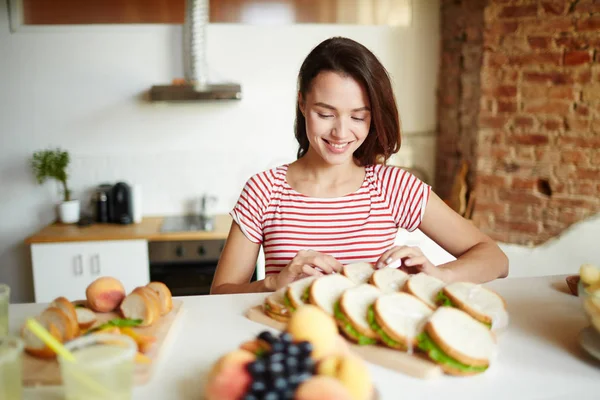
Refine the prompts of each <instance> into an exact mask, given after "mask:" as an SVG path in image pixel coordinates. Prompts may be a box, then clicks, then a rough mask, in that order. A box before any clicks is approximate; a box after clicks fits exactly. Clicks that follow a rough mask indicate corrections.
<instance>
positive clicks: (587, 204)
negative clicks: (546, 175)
mask: <svg viewBox="0 0 600 400" xmlns="http://www.w3.org/2000/svg"><path fill="white" fill-rule="evenodd" d="M548 206H550V207H570V208H591V207H593V201H590V200H588V199H578V198H572V197H558V196H553V197H552V198H551V199H550V201H549V204H548ZM561 212H563V211H562V210H561Z"/></svg>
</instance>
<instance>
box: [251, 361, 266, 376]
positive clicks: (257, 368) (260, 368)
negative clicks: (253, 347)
mask: <svg viewBox="0 0 600 400" xmlns="http://www.w3.org/2000/svg"><path fill="white" fill-rule="evenodd" d="M246 368H247V369H248V372H249V373H250V375H251V376H252V377H257V376H259V375H262V374H264V373H265V371H266V370H267V366H266V364H265V362H264V361H263V360H260V359H259V360H256V361H253V362H251V363H249V364H248V366H247V367H246Z"/></svg>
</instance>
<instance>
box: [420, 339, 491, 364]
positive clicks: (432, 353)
mask: <svg viewBox="0 0 600 400" xmlns="http://www.w3.org/2000/svg"><path fill="white" fill-rule="evenodd" d="M417 340H418V343H419V344H418V346H419V349H421V350H423V351H424V352H426V353H427V355H428V356H429V358H431V359H432V360H433V361H435V362H436V363H438V364H444V365H447V366H449V367H451V368H454V369H458V370H460V371H464V372H484V371H485V370H486V369H487V368H488V367H487V366H473V365H467V364H463V363H461V362H460V361H458V360H456V359H454V358H452V357H450V356H449V355H448V354H446V353H445V352H444V351H443V350H442V349H441V347H440V346H438V345H437V344H436V343H435V342H434V341H433V339H431V336H429V335H428V334H427V332H423V333H421V334H420V335H419V336H417Z"/></svg>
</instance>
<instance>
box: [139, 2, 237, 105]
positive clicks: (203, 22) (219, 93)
mask: <svg viewBox="0 0 600 400" xmlns="http://www.w3.org/2000/svg"><path fill="white" fill-rule="evenodd" d="M185 3H186V4H185V20H184V23H183V35H182V36H183V69H184V76H185V79H179V80H174V81H173V84H171V85H154V86H152V88H151V89H150V92H149V97H150V101H166V102H180V101H188V102H189V101H201V100H240V99H241V98H242V87H241V86H240V85H239V84H237V83H231V82H222V83H215V82H209V77H208V63H207V59H206V58H207V57H206V26H207V25H208V20H209V0H186V2H185Z"/></svg>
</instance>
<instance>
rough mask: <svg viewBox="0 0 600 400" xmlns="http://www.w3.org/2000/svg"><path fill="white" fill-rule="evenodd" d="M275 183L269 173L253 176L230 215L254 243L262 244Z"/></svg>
mask: <svg viewBox="0 0 600 400" xmlns="http://www.w3.org/2000/svg"><path fill="white" fill-rule="evenodd" d="M272 189H273V181H272V179H270V177H269V173H268V171H265V172H261V173H259V174H256V175H254V176H252V177H251V178H250V179H248V181H247V182H246V184H245V185H244V188H243V190H242V193H241V194H240V197H239V199H238V201H237V203H236V205H235V206H234V207H233V210H231V212H230V213H229V215H231V217H232V218H233V220H234V221H235V222H236V223H237V224H238V225H239V227H240V229H241V230H242V232H243V233H244V235H245V236H246V237H247V238H248V239H249V240H250V241H251V242H253V243H257V244H262V242H263V226H264V219H263V218H264V214H265V211H266V209H267V207H268V205H269V202H270V198H271V192H272Z"/></svg>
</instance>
